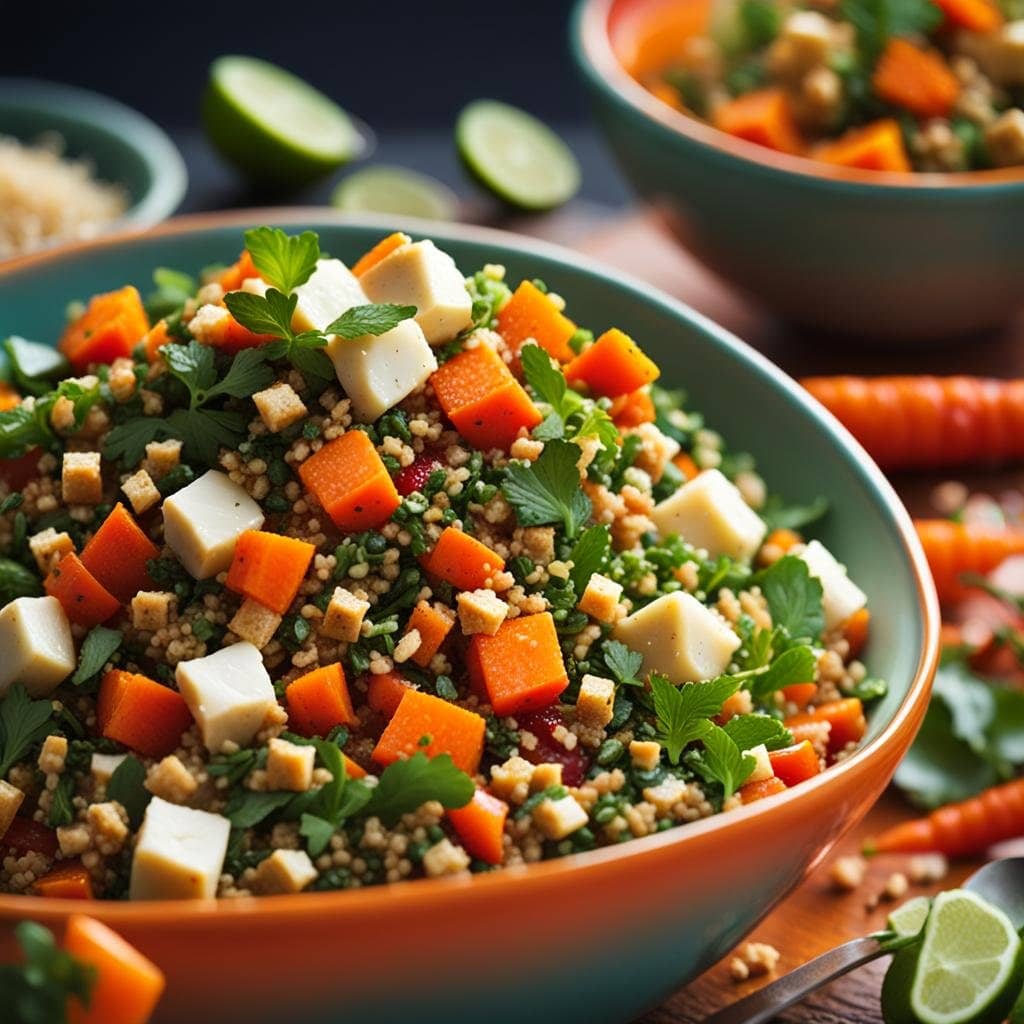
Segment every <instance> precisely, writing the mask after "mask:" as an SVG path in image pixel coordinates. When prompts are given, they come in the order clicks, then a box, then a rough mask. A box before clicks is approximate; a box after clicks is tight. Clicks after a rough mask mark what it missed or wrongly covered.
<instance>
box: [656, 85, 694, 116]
mask: <svg viewBox="0 0 1024 1024" xmlns="http://www.w3.org/2000/svg"><path fill="white" fill-rule="evenodd" d="M647 91H648V92H649V93H650V94H651V95H652V96H654V97H655V98H656V99H659V100H661V102H662V103H667V104H668V105H669V106H670V107H671V108H672V109H673V110H678V111H679V113H680V114H685V113H687V109H686V104H685V103H684V102H683V98H682V96H680V95H679V90H678V89H676V88H674V87H673V86H671V85H669V84H668V82H666V81H665V80H664V79H655V80H654V81H653V82H648V83H647Z"/></svg>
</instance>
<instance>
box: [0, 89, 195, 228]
mask: <svg viewBox="0 0 1024 1024" xmlns="http://www.w3.org/2000/svg"><path fill="white" fill-rule="evenodd" d="M44 132H57V133H58V134H59V135H60V136H61V137H62V138H63V140H64V142H65V144H66V155H67V156H70V157H76V158H87V159H89V160H90V161H91V162H92V163H93V164H94V165H95V168H96V176H97V177H99V178H101V179H102V180H103V181H107V182H111V183H113V184H116V185H121V186H122V187H123V188H124V189H125V190H126V191H127V193H128V196H129V202H130V206H129V207H128V209H127V210H126V211H125V212H124V215H123V216H122V217H121V218H120V219H119V220H118V221H117V223H116V225H114V228H115V229H116V228H123V227H126V226H133V227H139V228H142V227H148V226H149V225H151V224H156V223H158V222H159V221H162V220H164V219H165V218H166V217H169V216H170V215H171V214H172V213H174V211H175V210H176V209H177V208H178V204H179V203H180V202H181V200H182V198H183V196H184V195H185V186H186V184H187V181H188V177H187V174H186V172H185V164H184V162H183V161H182V159H181V155H180V154H179V153H178V151H177V149H175V147H174V143H172V142H171V140H170V139H169V138H168V137H167V136H166V135H165V134H164V133H163V132H162V131H161V130H160V129H159V128H158V127H157V126H156V125H155V124H153V122H152V121H150V120H149V119H148V118H146V117H143V116H142V114H140V113H138V112H137V111H135V110H132V109H131V108H130V107H126V106H125V105H124V104H123V103H118V102H117V100H112V99H110V98H109V97H107V96H101V95H100V94H99V93H95V92H89V91H88V90H86V89H78V88H75V87H73V86H70V85H58V84H57V83H55V82H40V81H35V80H33V79H26V78H0V135H11V136H14V138H16V139H20V140H21V141H22V142H32V141H33V140H35V139H37V138H38V137H39V136H40V135H41V134H43V133H44Z"/></svg>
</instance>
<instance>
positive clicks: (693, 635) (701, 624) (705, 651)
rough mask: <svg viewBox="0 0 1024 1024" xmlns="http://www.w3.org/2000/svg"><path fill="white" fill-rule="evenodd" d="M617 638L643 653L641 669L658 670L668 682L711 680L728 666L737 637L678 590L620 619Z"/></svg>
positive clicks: (737, 642)
mask: <svg viewBox="0 0 1024 1024" xmlns="http://www.w3.org/2000/svg"><path fill="white" fill-rule="evenodd" d="M614 635H615V639H616V640H620V641H621V642H622V643H624V644H625V645H626V646H627V647H631V648H632V649H633V650H634V651H636V652H638V653H639V654H641V655H643V659H644V664H643V672H644V674H647V673H649V672H660V673H661V674H662V675H664V676H668V678H669V679H670V680H671V681H672V682H673V683H695V682H699V681H700V680H702V679H714V678H715V677H716V676H720V675H721V674H722V673H723V672H724V671H725V670H726V669H727V668H728V667H729V662H730V661H731V659H732V656H733V653H734V652H735V650H736V649H737V648H738V647H739V645H740V638H739V637H738V636H737V635H736V634H735V633H734V632H733V631H732V629H731V628H730V627H729V625H728V623H727V622H726V621H725V620H724V619H723V618H722V617H721V616H720V615H718V614H717V613H716V612H714V611H712V610H711V609H710V608H707V607H705V606H704V605H702V604H701V603H700V601H698V600H697V599H696V598H695V597H694V596H693V595H692V594H688V593H686V592H685V591H681V590H677V591H676V592H675V593H672V594H664V595H663V596H661V597H659V598H657V599H656V600H654V601H652V602H651V603H650V604H649V605H646V606H645V607H643V608H641V609H640V610H639V611H635V612H633V614H632V615H630V616H628V617H626V618H625V619H623V620H622V621H621V622H620V623H619V624H618V625H617V626H616V627H615V630H614Z"/></svg>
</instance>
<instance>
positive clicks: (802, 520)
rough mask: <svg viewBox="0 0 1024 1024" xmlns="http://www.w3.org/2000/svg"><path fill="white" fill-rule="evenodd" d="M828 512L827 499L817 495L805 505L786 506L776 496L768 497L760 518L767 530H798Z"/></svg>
mask: <svg viewBox="0 0 1024 1024" xmlns="http://www.w3.org/2000/svg"><path fill="white" fill-rule="evenodd" d="M827 512H828V498H825V497H823V496H822V495H820V494H819V495H818V496H817V497H816V498H814V499H813V500H812V501H809V502H808V503H807V504H806V505H786V504H785V503H784V502H783V500H782V499H781V498H780V497H779V496H778V495H777V494H772V495H769V497H768V500H767V501H766V502H765V503H764V508H762V509H760V516H761V518H762V519H763V520H764V522H765V525H766V526H767V527H768V529H769V530H799V529H801V528H802V527H804V526H808V525H810V524H811V523H816V522H817V521H818V520H819V519H821V517H822V516H824V515H825V514H826V513H827Z"/></svg>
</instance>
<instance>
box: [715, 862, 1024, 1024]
mask: <svg viewBox="0 0 1024 1024" xmlns="http://www.w3.org/2000/svg"><path fill="white" fill-rule="evenodd" d="M963 888H964V889H970V890H971V892H973V893H976V894H977V895H978V896H981V897H982V898H983V899H986V900H988V901H989V902H990V903H993V904H995V905H996V906H997V907H999V908H1001V909H1002V910H1003V912H1004V913H1005V914H1006V916H1007V917H1008V918H1009V919H1010V920H1011V921H1012V922H1013V926H1014V928H1016V929H1017V930H1018V931H1020V929H1021V928H1024V857H1007V858H1005V859H1004V860H994V861H992V862H991V863H989V864H986V865H985V866H984V867H982V868H979V869H978V870H977V871H975V872H974V874H973V875H971V877H970V878H969V879H968V880H967V881H966V882H965V883H964V885H963ZM887 952H888V951H887V950H885V949H883V948H882V946H881V945H880V944H879V942H878V940H877V939H875V938H873V937H871V936H867V937H865V938H863V939H853V940H852V941H851V942H844V943H843V945H841V946H836V948H835V949H830V950H829V951H828V952H827V953H822V954H821V956H818V957H815V958H814V959H813V960H809V961H808V962H807V963H805V964H804V965H803V966H802V967H798V968H797V969H796V970H795V971H790V973H789V974H787V975H786V976H785V977H783V978H779V979H778V981H773V982H771V983H770V984H768V985H765V986H764V987H763V988H761V989H758V991H757V992H754V993H752V994H751V995H749V996H747V997H746V998H745V999H741V1000H740V1001H739V1002H738V1003H734V1004H733V1005H732V1006H730V1007H727V1008H726V1009H724V1010H721V1011H719V1012H718V1013H715V1014H712V1015H711V1016H710V1017H708V1018H707V1019H706V1020H705V1022H704V1024H762V1022H763V1021H769V1020H771V1019H772V1018H773V1017H775V1016H777V1015H778V1014H779V1013H781V1012H782V1011H783V1010H785V1009H786V1007H788V1006H792V1005H793V1004H794V1003H798V1002H800V1000H801V999H803V998H804V997H805V996H807V995H810V993H811V992H814V991H816V990H817V989H819V988H821V987H822V985H827V984H828V983H829V982H830V981H834V980H835V979H836V978H840V977H842V976H843V975H844V974H848V973H849V972H850V971H852V970H855V969H856V968H858V967H861V966H862V965H863V964H866V963H870V962H871V961H872V960H877V959H878V958H879V957H880V956H885V955H886V953H887Z"/></svg>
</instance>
